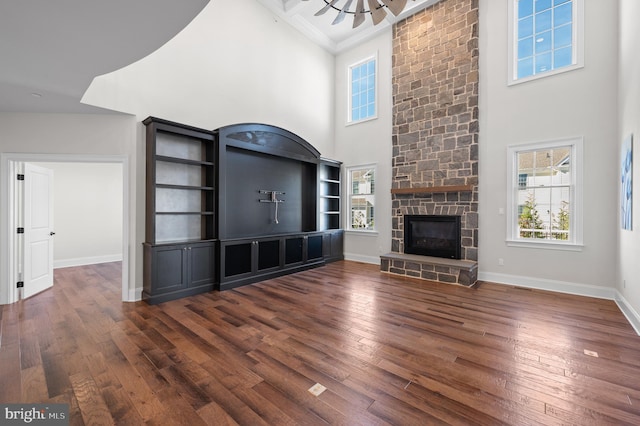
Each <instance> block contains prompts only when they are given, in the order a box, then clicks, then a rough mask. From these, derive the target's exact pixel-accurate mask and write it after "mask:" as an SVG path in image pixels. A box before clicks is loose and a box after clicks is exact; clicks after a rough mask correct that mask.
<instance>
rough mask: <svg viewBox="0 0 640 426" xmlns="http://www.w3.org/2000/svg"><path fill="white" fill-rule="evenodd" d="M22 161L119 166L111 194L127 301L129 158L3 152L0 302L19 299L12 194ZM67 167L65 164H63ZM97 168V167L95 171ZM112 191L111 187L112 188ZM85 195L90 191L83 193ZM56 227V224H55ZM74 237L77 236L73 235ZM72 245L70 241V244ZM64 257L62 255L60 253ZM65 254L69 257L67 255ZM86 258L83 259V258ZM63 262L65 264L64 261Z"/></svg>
mask: <svg viewBox="0 0 640 426" xmlns="http://www.w3.org/2000/svg"><path fill="white" fill-rule="evenodd" d="M23 163H35V164H38V165H44V166H45V167H52V166H53V167H55V168H61V170H65V169H66V170H71V169H73V168H74V165H75V166H76V167H75V168H76V169H78V170H81V169H86V168H87V167H89V168H90V167H91V164H95V165H96V166H100V165H104V166H105V167H104V168H106V169H109V167H106V166H108V165H113V166H115V167H116V168H117V169H119V174H120V178H121V179H120V181H121V185H120V188H118V189H116V194H112V196H117V197H119V200H118V201H119V202H120V205H121V208H120V210H121V213H120V215H119V221H118V222H119V224H120V229H121V231H120V232H121V238H118V240H119V244H120V246H121V247H120V248H121V250H119V251H120V252H121V258H122V300H123V301H126V300H129V299H130V297H129V296H130V292H129V262H130V260H129V250H128V247H129V239H130V237H129V226H128V224H129V201H128V198H129V197H128V194H129V191H128V188H129V168H128V158H127V157H125V156H84V155H71V154H70V155H65V154H2V158H1V163H0V166H1V167H0V170H3V176H2V177H3V178H6V179H2V180H3V181H4V183H3V184H2V186H1V187H0V205H2V206H6V207H7V208H3V209H2V212H0V224H1V226H2V228H1V229H2V230H3V231H4V232H6V234H5V235H7V236H8V237H9V238H2V242H1V243H0V271H2V282H3V284H2V285H0V304H1V303H13V302H16V301H18V300H19V298H20V292H19V291H18V289H17V288H16V286H15V283H16V282H17V281H18V280H17V277H18V274H17V273H18V262H17V257H16V256H17V249H16V246H17V245H16V238H14V236H16V233H15V232H12V230H15V229H16V227H17V221H18V218H17V217H16V214H15V211H16V209H15V205H16V202H17V201H16V196H15V195H16V194H15V193H14V192H15V191H14V189H15V180H16V178H15V176H16V175H17V173H16V170H18V169H19V168H20V167H21V165H22V164H23ZM65 166H66V167H65ZM98 168H99V167H96V170H97V169H98ZM111 189H112V190H113V188H111ZM100 190H101V189H100V188H95V191H96V192H97V193H99V192H100ZM85 195H86V196H89V194H87V193H85ZM78 197H82V195H80V194H79V195H78ZM68 212H72V210H68ZM73 220H75V221H80V220H84V221H86V220H87V218H86V217H82V218H74V219H73ZM54 226H55V225H54ZM76 238H77V237H76ZM86 238H87V239H90V238H91V235H87V236H86ZM69 244H70V243H69V242H67V248H68V247H69ZM71 244H72V243H71ZM63 257H64V256H63ZM67 257H69V256H68V255H67ZM86 259H88V260H89V261H85V262H84V263H85V264H87V263H91V262H90V261H91V260H93V263H99V262H102V261H113V260H114V258H109V256H106V257H105V256H104V255H103V256H102V257H100V256H94V257H93V258H92V257H91V255H90V254H89V255H88V256H86ZM86 259H85V260H86ZM65 262H66V263H65ZM78 262H80V263H82V259H62V260H60V259H59V261H57V262H56V266H57V267H64V266H71V265H72V264H74V263H75V264H80V263H78Z"/></svg>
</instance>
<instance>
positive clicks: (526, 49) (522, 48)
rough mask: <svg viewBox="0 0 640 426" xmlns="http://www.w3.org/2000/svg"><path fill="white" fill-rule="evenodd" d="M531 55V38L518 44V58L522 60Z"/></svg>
mask: <svg viewBox="0 0 640 426" xmlns="http://www.w3.org/2000/svg"><path fill="white" fill-rule="evenodd" d="M531 55H533V37H528V38H525V39H523V40H520V41H519V42H518V58H520V59H524V58H526V57H527V56H531Z"/></svg>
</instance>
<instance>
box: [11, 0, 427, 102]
mask: <svg viewBox="0 0 640 426" xmlns="http://www.w3.org/2000/svg"><path fill="white" fill-rule="evenodd" d="M243 1H246V0H243ZM256 1H257V2H259V3H261V4H262V5H263V6H264V7H266V8H267V9H269V10H270V11H271V12H272V13H273V14H275V15H276V16H278V17H280V18H281V19H283V20H285V21H286V22H288V23H289V24H290V25H292V26H293V27H295V28H297V29H298V30H299V31H301V32H302V33H303V34H305V35H307V36H308V37H309V38H310V39H311V40H313V41H314V42H316V43H317V44H319V45H320V46H322V47H324V48H325V49H327V50H328V51H330V52H332V53H339V52H340V51H342V50H344V49H347V48H350V47H352V46H354V45H356V44H358V43H360V42H362V41H364V40H366V39H367V38H369V37H371V36H373V35H375V34H376V33H377V32H378V31H381V30H383V29H385V28H388V27H389V26H390V25H392V24H393V22H395V21H396V20H398V19H402V18H405V17H407V16H409V15H411V14H413V13H415V12H417V11H418V10H420V9H423V8H425V7H427V6H429V5H431V4H434V3H436V2H437V1H439V0H409V2H408V4H407V7H406V9H405V10H404V12H403V13H402V14H400V15H399V16H398V17H395V16H394V15H392V14H391V13H388V14H387V17H386V18H385V20H383V21H382V22H381V23H380V24H378V25H376V26H374V25H373V23H372V21H371V17H370V16H369V15H367V17H366V20H365V22H364V23H363V24H362V25H360V26H359V27H358V28H356V29H353V28H352V22H353V18H352V16H353V15H349V16H347V18H346V19H345V20H344V21H343V22H342V23H340V24H338V25H331V22H332V21H333V20H334V19H335V17H336V15H337V13H338V12H337V11H336V10H329V11H327V12H326V13H325V14H324V15H322V16H319V17H316V16H314V14H315V13H316V12H317V11H318V10H320V9H321V8H322V7H323V6H324V5H325V4H326V3H325V1H324V0H256ZM345 1H346V0H344V1H343V0H339V1H338V2H337V3H336V6H338V7H341V6H342V5H343V4H344V2H345ZM208 3H209V0H180V1H175V0H136V1H131V0H109V1H98V0H57V1H50V0H20V1H4V2H2V3H0V58H2V59H1V61H2V62H1V63H2V66H0V112H59V113H92V112H105V111H103V110H100V109H98V108H95V107H91V106H88V105H84V104H82V103H81V102H80V99H81V98H82V96H83V94H84V92H85V91H86V89H87V88H88V87H89V85H90V84H91V81H92V80H93V78H94V77H96V76H99V75H102V74H106V73H109V72H112V71H115V70H117V69H119V68H121V67H124V66H126V65H129V64H131V63H133V62H135V61H137V60H139V59H141V58H143V57H145V56H147V55H148V54H150V53H151V52H153V51H155V50H156V49H158V48H160V47H161V46H162V45H164V44H165V43H166V42H167V41H169V40H170V39H171V38H173V37H174V36H175V35H176V34H177V33H178V32H180V31H181V30H182V29H183V28H184V27H186V26H187V25H188V24H189V23H190V22H191V21H192V20H193V18H195V16H196V15H198V13H199V12H200V11H201V10H202V9H203V8H204V7H205V6H206V5H207V4H208ZM365 3H366V2H365ZM355 5H356V2H355V1H354V2H353V3H352V6H351V8H350V10H355ZM211 6H212V7H213V6H215V1H213V2H211Z"/></svg>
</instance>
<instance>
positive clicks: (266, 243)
mask: <svg viewBox="0 0 640 426" xmlns="http://www.w3.org/2000/svg"><path fill="white" fill-rule="evenodd" d="M257 245H258V265H257V266H258V271H265V270H268V269H275V268H279V267H280V266H282V265H281V259H282V255H281V253H280V251H281V250H280V248H281V247H282V244H281V242H280V239H273V240H259V241H257Z"/></svg>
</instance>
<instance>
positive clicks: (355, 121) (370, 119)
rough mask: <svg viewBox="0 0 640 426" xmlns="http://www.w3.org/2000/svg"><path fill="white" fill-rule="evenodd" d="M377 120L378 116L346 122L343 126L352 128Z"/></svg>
mask: <svg viewBox="0 0 640 426" xmlns="http://www.w3.org/2000/svg"><path fill="white" fill-rule="evenodd" d="M377 119H378V115H377V114H376V115H374V116H371V117H367V118H362V119H360V120H348V121H347V123H346V124H345V126H353V125H355V124H360V123H366V122H368V121H373V120H377Z"/></svg>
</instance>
